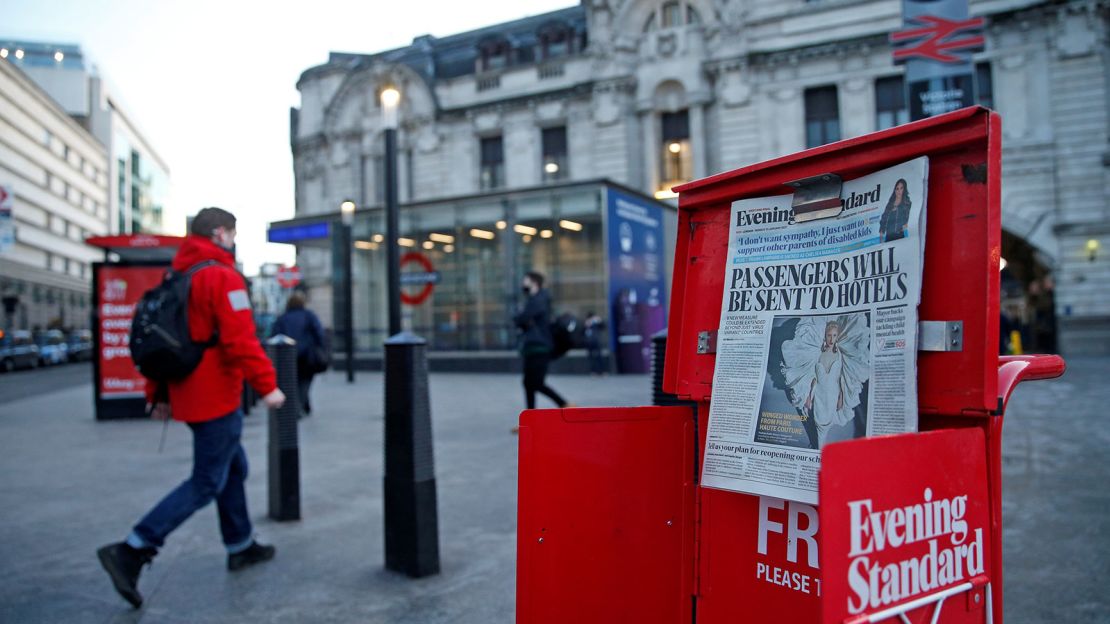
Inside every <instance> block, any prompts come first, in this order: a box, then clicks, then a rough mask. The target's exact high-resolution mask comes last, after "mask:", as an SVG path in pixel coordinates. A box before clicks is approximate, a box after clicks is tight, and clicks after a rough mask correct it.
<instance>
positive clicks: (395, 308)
mask: <svg viewBox="0 0 1110 624" xmlns="http://www.w3.org/2000/svg"><path fill="white" fill-rule="evenodd" d="M400 102H401V92H400V91H398V90H397V89H395V88H393V87H387V88H385V89H383V90H382V93H381V103H382V126H383V127H384V128H385V240H386V262H387V265H388V276H387V282H386V284H387V288H388V294H389V335H390V336H394V335H396V334H399V333H400V332H401V255H400V250H399V249H398V248H397V237H399V236H400V235H401V233H400V231H399V230H400V228H399V227H398V224H397V221H398V216H397V212H398V208H397V105H398V104H400Z"/></svg>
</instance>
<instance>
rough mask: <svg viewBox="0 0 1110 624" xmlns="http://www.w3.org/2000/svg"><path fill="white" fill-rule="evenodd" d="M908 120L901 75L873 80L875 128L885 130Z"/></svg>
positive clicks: (908, 112)
mask: <svg viewBox="0 0 1110 624" xmlns="http://www.w3.org/2000/svg"><path fill="white" fill-rule="evenodd" d="M909 120H910V111H909V109H908V108H906V89H905V80H904V79H903V78H902V76H890V77H888V78H879V79H878V80H876V81H875V129H876V130H886V129H887V128H893V127H894V126H900V125H902V124H904V123H906V122H908V121H909Z"/></svg>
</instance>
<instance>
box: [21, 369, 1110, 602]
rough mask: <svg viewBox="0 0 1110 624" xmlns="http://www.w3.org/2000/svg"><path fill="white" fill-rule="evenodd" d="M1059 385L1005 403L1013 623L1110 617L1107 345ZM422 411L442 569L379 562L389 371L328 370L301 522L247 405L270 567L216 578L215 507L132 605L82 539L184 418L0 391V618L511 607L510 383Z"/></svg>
mask: <svg viewBox="0 0 1110 624" xmlns="http://www.w3.org/2000/svg"><path fill="white" fill-rule="evenodd" d="M1070 365H1071V370H1070V371H1069V373H1068V375H1067V376H1065V378H1064V379H1062V380H1057V381H1052V382H1035V383H1030V384H1027V385H1025V386H1022V388H1021V389H1019V390H1018V392H1017V394H1016V395H1015V398H1014V400H1013V402H1012V404H1011V409H1010V412H1009V413H1008V414H1007V416H1006V418H1007V425H1006V436H1005V443H1004V445H1005V450H1004V454H1003V461H1004V469H1005V482H1004V487H1005V496H1004V501H1005V503H1004V504H1005V507H1004V512H1005V526H1006V529H1005V534H1004V539H1005V550H1006V558H1005V561H1006V582H1005V602H1006V613H1007V621H1010V622H1105V621H1110V597H1108V594H1107V592H1106V591H1105V589H1104V583H1105V580H1106V579H1107V578H1110V517H1108V515H1107V513H1106V509H1108V508H1110V489H1108V488H1107V487H1106V485H1105V484H1106V483H1108V482H1110V460H1108V459H1107V457H1108V453H1107V449H1108V448H1110V426H1108V424H1110V423H1108V416H1107V415H1106V411H1105V406H1106V405H1110V386H1108V385H1106V384H1105V383H1104V377H1105V374H1106V372H1107V371H1110V359H1108V358H1102V359H1092V358H1088V359H1077V360H1074V361H1072V362H1071V363H1070ZM551 385H553V386H554V387H555V388H557V389H558V390H559V391H560V392H563V393H564V394H565V395H566V396H567V397H568V399H570V400H573V401H574V402H576V403H578V404H580V405H640V404H645V403H647V402H649V401H650V396H651V395H650V388H649V381H648V379H647V377H643V376H639V377H609V378H605V379H596V378H589V377H579V376H554V377H552V378H551ZM431 388H432V409H433V421H434V435H435V448H436V473H437V476H438V488H439V512H440V516H439V520H440V551H441V562H442V567H443V572H442V573H441V574H440V575H438V576H434V577H431V578H427V579H422V580H418V581H413V580H409V579H407V578H406V577H403V576H399V575H395V574H392V573H389V572H386V571H384V569H383V567H382V562H383V556H382V524H381V506H382V503H381V469H382V459H381V448H382V378H381V376H380V375H378V374H371V373H361V374H360V375H359V377H358V381H357V383H356V384H355V385H354V386H349V385H347V384H346V383H345V380H344V378H343V376H342V375H341V374H339V373H331V374H329V375H326V376H324V377H323V378H322V379H321V380H320V383H318V384H317V387H316V388H315V389H314V399H315V401H314V404H315V406H316V409H317V413H316V414H315V415H313V416H312V417H310V418H308V419H306V420H304V421H302V426H301V465H302V495H303V498H302V512H303V516H304V519H303V520H302V521H300V522H290V523H277V522H273V521H270V520H268V519H266V518H265V514H266V504H267V499H266V416H265V413H264V410H262V409H261V408H258V409H256V410H255V413H254V415H253V416H251V417H248V419H247V423H246V427H245V430H244V443H245V445H246V447H247V451H248V455H249V457H250V459H251V461H252V471H253V474H252V476H251V478H250V480H249V481H248V496H249V498H250V501H251V510H252V513H253V514H254V518H255V521H256V528H257V530H258V531H259V533H260V534H261V536H262V538H263V539H264V540H266V541H271V542H273V543H274V544H276V545H277V547H278V556H277V558H276V559H275V560H274V561H273V562H271V563H268V564H264V565H261V566H258V567H256V568H252V569H248V570H246V571H243V572H240V573H237V574H229V573H227V571H226V569H225V567H224V566H225V559H224V553H223V550H222V547H221V545H220V540H219V531H218V529H217V520H216V512H215V509H214V507H210V508H207V509H204V510H202V511H201V512H200V513H198V514H197V516H196V517H194V518H192V519H190V520H189V521H188V522H186V523H185V524H184V525H183V526H182V527H181V529H179V530H178V531H177V532H176V533H174V534H173V535H172V536H171V538H170V540H169V542H168V543H167V545H166V548H165V549H164V550H163V552H162V553H161V554H160V555H159V557H158V558H157V559H156V561H155V563H154V567H153V568H151V569H149V570H147V571H146V572H144V574H143V578H142V581H141V583H140V588H141V590H142V592H143V594H144V595H145V596H146V599H147V601H146V604H145V605H144V607H143V609H142V610H140V611H134V610H132V609H130V608H129V607H128V606H127V605H126V603H124V602H123V600H122V599H120V598H119V597H118V596H117V595H116V593H115V592H114V591H113V589H112V588H111V585H110V583H109V581H108V579H107V576H106V575H105V574H104V572H103V571H102V570H101V569H100V567H99V564H98V562H97V560H96V556H95V554H94V553H95V550H96V548H97V547H98V546H100V545H101V544H104V543H106V542H109V541H115V540H119V539H122V538H123V536H124V535H125V534H126V533H127V531H128V529H129V527H130V525H131V524H132V523H134V522H135V521H136V520H137V519H138V517H139V516H140V515H141V514H142V513H143V512H145V511H146V510H147V509H148V508H149V507H150V506H151V505H152V504H153V503H154V502H155V501H156V500H157V499H158V498H160V497H161V496H162V495H164V494H165V493H166V492H167V491H168V490H169V488H170V487H172V486H173V485H175V484H176V483H177V482H179V481H180V480H181V479H182V478H184V477H185V476H186V475H187V474H188V471H189V467H190V462H191V449H190V436H189V432H188V430H187V429H186V427H184V426H183V425H181V424H173V425H171V427H170V429H169V434H168V438H167V442H166V449H165V451H164V452H162V453H161V454H159V453H158V451H157V448H158V439H159V436H160V434H161V425H160V424H159V423H154V422H150V421H126V422H101V423H98V422H95V421H94V420H93V417H92V409H91V406H90V395H91V389H90V387H89V385H88V384H84V385H79V386H74V387H71V388H69V389H66V390H63V391H58V392H55V393H53V394H47V395H39V396H36V397H32V398H20V399H12V398H11V397H10V395H9V396H3V395H0V441H2V442H0V444H2V449H3V452H2V453H0V475H2V476H0V510H2V512H0V555H2V556H0V622H139V621H142V622H274V623H278V622H289V623H298V624H299V623H302V622H368V623H385V622H390V623H394V622H396V623H413V624H416V623H420V624H437V623H447V622H451V623H462V624H500V623H503V624H508V623H511V622H513V621H514V604H515V595H514V594H515V549H516V547H515V529H516V437H515V436H512V435H510V434H509V427H510V426H511V425H512V424H513V423H514V422H515V417H516V414H517V413H518V412H519V410H520V409H521V407H522V403H523V397H522V392H521V390H520V381H519V378H518V377H516V376H513V375H496V374H481V375H477V374H473V375H472V374H437V375H434V376H433V377H432V381H431Z"/></svg>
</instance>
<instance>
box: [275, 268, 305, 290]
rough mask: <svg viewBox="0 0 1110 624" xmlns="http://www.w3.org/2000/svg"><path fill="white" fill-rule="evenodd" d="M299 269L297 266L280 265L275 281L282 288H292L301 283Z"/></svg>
mask: <svg viewBox="0 0 1110 624" xmlns="http://www.w3.org/2000/svg"><path fill="white" fill-rule="evenodd" d="M302 277H303V276H302V275H301V269H300V268H299V267H295V266H292V267H281V268H280V269H278V271H277V281H278V284H281V287H282V288H293V287H294V286H296V285H297V284H300V283H301V278H302Z"/></svg>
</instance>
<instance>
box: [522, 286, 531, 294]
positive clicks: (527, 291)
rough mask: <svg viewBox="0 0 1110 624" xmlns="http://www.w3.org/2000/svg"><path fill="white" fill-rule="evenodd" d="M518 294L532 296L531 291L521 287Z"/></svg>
mask: <svg viewBox="0 0 1110 624" xmlns="http://www.w3.org/2000/svg"><path fill="white" fill-rule="evenodd" d="M520 292H522V293H524V294H526V295H530V294H532V289H531V288H528V287H527V286H521V287H520Z"/></svg>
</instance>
